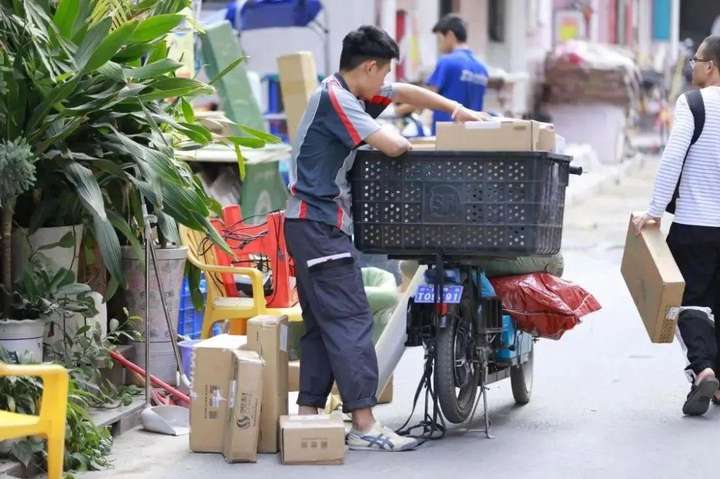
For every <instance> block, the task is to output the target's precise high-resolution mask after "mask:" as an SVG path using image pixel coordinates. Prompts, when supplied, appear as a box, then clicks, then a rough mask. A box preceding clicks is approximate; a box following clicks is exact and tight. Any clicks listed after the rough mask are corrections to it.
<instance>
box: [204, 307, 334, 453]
mask: <svg viewBox="0 0 720 479" xmlns="http://www.w3.org/2000/svg"><path fill="white" fill-rule="evenodd" d="M287 325H288V322H287V317H284V316H283V317H272V316H258V317H255V318H252V319H250V320H249V321H248V336H247V337H245V336H231V335H227V334H223V335H220V336H215V337H213V338H210V339H207V340H205V341H202V342H200V343H198V344H197V345H196V346H195V347H194V349H193V367H194V370H193V384H192V393H191V399H192V404H191V408H190V449H191V450H192V451H194V452H214V453H222V454H223V455H224V456H225V460H226V461H228V462H255V461H256V460H257V454H258V453H269V454H275V453H278V452H280V453H281V458H282V460H283V462H284V463H288V464H300V463H302V464H306V463H308V464H337V463H341V462H342V458H343V456H344V451H345V429H344V425H343V422H342V420H339V421H338V420H337V419H331V418H329V417H326V416H319V417H317V418H316V419H314V420H304V419H296V418H295V417H288V416H287V414H288V352H287ZM281 418H283V420H282V421H281ZM283 421H284V422H283ZM286 423H287V424H289V426H287V428H289V429H290V432H289V433H288V434H287V435H286V436H283V429H282V427H281V425H282V424H286ZM284 448H287V453H286V452H285V449H284ZM285 457H287V458H289V459H288V460H287V461H286V460H285Z"/></svg>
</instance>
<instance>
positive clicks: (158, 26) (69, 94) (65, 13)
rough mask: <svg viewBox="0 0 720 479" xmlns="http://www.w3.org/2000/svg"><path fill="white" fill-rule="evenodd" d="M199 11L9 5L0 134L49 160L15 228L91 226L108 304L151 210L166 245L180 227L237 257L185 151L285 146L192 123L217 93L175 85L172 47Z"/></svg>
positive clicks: (4, 16) (117, 2)
mask: <svg viewBox="0 0 720 479" xmlns="http://www.w3.org/2000/svg"><path fill="white" fill-rule="evenodd" d="M189 6H190V0H146V1H143V2H140V3H135V2H126V1H123V0H60V1H59V2H58V3H57V5H55V4H54V3H52V2H46V1H43V0H16V1H10V0H0V132H1V133H0V134H2V135H4V136H5V137H6V138H8V139H11V140H12V139H15V138H17V137H19V136H24V137H25V138H27V139H28V141H29V144H30V145H31V148H32V151H33V153H34V154H35V155H37V157H38V158H39V160H38V165H37V171H38V178H37V184H36V188H35V189H34V190H33V191H32V192H29V193H26V194H25V195H23V197H22V201H18V205H19V208H18V210H17V211H18V213H17V220H18V221H19V222H20V223H21V224H22V225H23V226H25V227H28V228H29V229H30V230H31V231H32V230H34V229H36V228H38V227H40V226H43V225H46V224H48V222H49V221H51V218H63V217H66V218H68V220H72V221H75V220H76V219H77V218H78V217H83V218H86V219H87V222H88V223H89V224H90V230H91V235H92V237H93V238H94V240H95V241H97V243H98V245H99V250H100V252H101V255H102V259H103V262H104V264H105V266H106V268H107V269H108V271H109V273H110V275H111V283H110V287H109V290H110V291H109V292H108V294H111V293H112V291H114V289H115V288H116V287H117V286H118V285H119V284H122V279H123V274H122V269H121V250H120V244H121V239H122V241H123V242H125V243H127V244H129V245H131V246H132V247H133V248H134V249H135V251H136V256H138V257H142V254H141V247H140V241H139V238H141V237H142V230H143V227H144V226H143V225H144V222H143V215H142V205H143V204H147V205H149V206H150V210H151V211H152V212H153V214H155V215H156V216H157V217H158V222H159V227H160V233H161V236H162V238H164V239H166V240H168V241H171V242H177V241H178V234H177V227H176V224H177V223H178V222H179V223H182V224H184V225H186V226H188V227H190V228H193V229H196V230H200V231H203V232H205V233H206V234H207V235H208V236H209V237H210V238H212V239H213V241H215V242H216V243H218V244H220V245H222V246H223V247H227V246H226V245H225V243H224V241H223V240H222V238H221V237H220V236H219V235H218V234H217V233H216V232H215V230H214V229H213V227H212V225H211V224H210V222H209V220H208V217H209V216H210V215H211V213H218V212H219V208H220V207H219V205H218V203H217V202H216V201H214V200H212V199H211V198H209V197H208V196H207V194H206V193H205V191H204V190H203V188H202V186H201V183H200V182H199V180H198V179H197V178H196V177H195V176H194V175H193V174H192V172H191V170H190V168H189V167H188V166H187V165H186V164H185V163H183V162H181V161H179V160H177V159H176V158H175V156H174V151H175V150H176V149H193V148H199V147H202V146H204V145H207V144H209V143H211V142H215V141H223V142H225V143H227V144H229V145H232V146H235V147H239V146H240V145H246V146H262V145H264V144H265V142H268V141H272V142H277V141H278V140H277V139H276V138H274V137H273V136H271V135H267V134H266V133H263V132H259V131H255V130H252V129H250V128H245V127H241V126H240V127H239V128H240V129H241V130H242V131H243V132H244V133H245V134H246V135H247V137H228V138H218V137H215V136H213V134H212V133H211V132H210V131H209V130H208V129H207V128H205V127H203V126H202V125H201V124H200V123H198V122H197V121H196V119H195V118H194V114H193V112H192V108H191V107H189V105H190V103H189V102H190V100H191V99H192V97H194V96H197V95H204V94H208V93H210V92H212V91H213V89H212V87H211V86H210V85H207V84H205V83H202V82H200V81H198V80H195V79H189V78H178V77H176V76H175V71H176V70H177V69H178V68H179V67H180V64H179V63H178V62H177V61H175V60H173V59H172V58H170V54H169V50H168V46H167V42H166V37H167V35H168V34H169V33H170V32H171V31H172V30H173V29H174V28H176V27H177V26H178V25H180V24H181V22H183V21H184V20H185V18H186V17H185V15H184V14H183V13H182V12H183V10H184V9H185V8H187V7H189ZM237 152H238V161H239V164H240V165H241V166H240V167H241V170H242V169H243V168H242V155H240V150H239V148H238V149H237ZM20 207H21V208H20Z"/></svg>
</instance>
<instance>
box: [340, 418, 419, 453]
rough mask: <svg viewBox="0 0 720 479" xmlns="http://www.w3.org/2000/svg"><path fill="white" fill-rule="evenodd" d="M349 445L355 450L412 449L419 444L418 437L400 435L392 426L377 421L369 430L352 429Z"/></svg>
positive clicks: (348, 436) (348, 438)
mask: <svg viewBox="0 0 720 479" xmlns="http://www.w3.org/2000/svg"><path fill="white" fill-rule="evenodd" d="M347 445H348V447H349V448H350V449H352V450H355V451H385V452H400V451H411V450H413V449H415V448H416V447H418V446H419V442H418V441H417V439H413V438H411V437H405V436H400V435H399V434H397V433H395V431H393V430H392V429H390V428H387V427H384V426H381V425H380V424H379V423H377V422H376V423H375V424H374V425H373V427H372V428H371V429H370V430H369V431H368V432H364V433H363V432H360V431H357V430H356V429H354V428H353V429H351V430H350V433H348V435H347Z"/></svg>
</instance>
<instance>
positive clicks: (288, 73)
mask: <svg viewBox="0 0 720 479" xmlns="http://www.w3.org/2000/svg"><path fill="white" fill-rule="evenodd" d="M277 63H278V72H279V74H280V88H281V90H282V96H283V105H284V106H285V115H286V116H287V124H288V133H289V135H290V140H293V139H294V138H295V134H296V133H297V128H298V125H299V124H300V120H301V119H302V116H303V114H304V113H305V110H306V109H307V106H308V102H309V101H310V97H311V96H312V94H313V93H314V92H315V90H316V89H317V87H318V79H317V69H316V68H315V58H314V57H313V54H312V53H311V52H297V53H293V54H291V55H285V56H281V57H278V59H277Z"/></svg>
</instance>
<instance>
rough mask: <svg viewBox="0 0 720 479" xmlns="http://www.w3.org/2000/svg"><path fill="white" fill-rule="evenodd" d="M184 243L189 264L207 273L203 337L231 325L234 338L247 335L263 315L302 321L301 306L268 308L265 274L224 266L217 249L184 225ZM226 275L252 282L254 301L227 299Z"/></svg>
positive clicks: (229, 297)
mask: <svg viewBox="0 0 720 479" xmlns="http://www.w3.org/2000/svg"><path fill="white" fill-rule="evenodd" d="M180 239H181V241H182V243H183V245H184V246H185V247H186V248H187V249H188V260H189V261H190V263H192V264H193V265H194V266H196V267H197V268H198V269H200V270H201V271H203V272H205V279H206V281H207V299H206V300H205V317H204V318H203V326H202V333H201V337H202V338H203V339H205V338H209V337H210V334H211V332H212V328H213V326H214V325H215V323H218V322H221V321H225V320H227V321H229V322H230V332H231V333H232V334H246V333H247V320H248V319H250V318H253V317H255V316H259V315H265V314H267V315H271V316H287V317H288V320H290V321H302V310H301V309H300V305H299V304H297V305H295V306H293V307H291V308H268V307H267V306H266V305H267V303H266V301H265V292H264V290H263V274H262V272H261V271H260V270H258V269H256V268H244V267H235V266H220V265H218V264H217V261H216V259H215V253H214V252H213V248H211V247H208V245H207V244H206V242H205V241H204V240H205V235H204V233H201V232H199V231H195V230H192V229H190V228H187V227H186V226H182V225H180ZM223 273H229V274H238V275H242V276H247V277H249V278H250V282H251V284H252V291H253V294H252V298H239V297H232V296H227V294H226V293H225V286H224V285H223V282H222V277H221V276H220V275H221V274H223Z"/></svg>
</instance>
